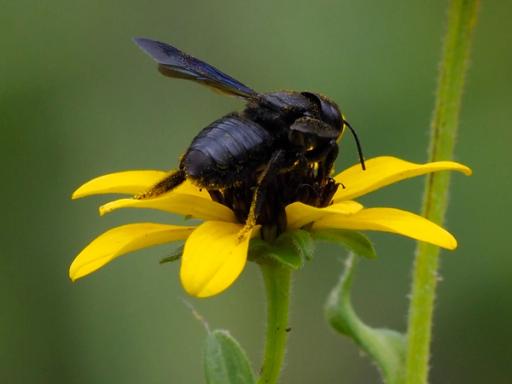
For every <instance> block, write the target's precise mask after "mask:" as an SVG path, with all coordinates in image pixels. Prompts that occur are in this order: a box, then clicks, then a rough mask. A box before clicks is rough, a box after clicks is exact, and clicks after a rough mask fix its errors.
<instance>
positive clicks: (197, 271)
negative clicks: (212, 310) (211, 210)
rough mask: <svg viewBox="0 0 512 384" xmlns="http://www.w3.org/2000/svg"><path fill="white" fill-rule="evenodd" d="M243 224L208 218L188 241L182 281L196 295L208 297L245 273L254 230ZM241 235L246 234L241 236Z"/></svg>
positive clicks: (182, 265) (183, 262) (182, 264)
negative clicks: (244, 228) (245, 227)
mask: <svg viewBox="0 0 512 384" xmlns="http://www.w3.org/2000/svg"><path fill="white" fill-rule="evenodd" d="M242 228H243V226H242V225H240V224H232V223H225V222H219V221H208V222H206V223H203V224H201V225H200V226H199V227H198V228H197V229H196V230H195V231H194V232H193V233H192V235H190V237H189V238H188V239H187V242H186V243H185V249H184V251H183V256H182V261H181V272H180V277H181V283H182V284H183V287H184V288H185V290H186V291H187V292H188V293H189V294H190V295H192V296H196V297H208V296H213V295H216V294H218V293H220V292H222V291H223V290H225V289H226V288H228V287H229V286H230V285H231V284H232V283H233V282H234V281H235V280H236V278H237V277H238V276H239V275H240V273H241V272H242V270H243V268H244V266H245V262H246V260H247V249H248V247H249V240H250V238H251V236H252V232H254V230H255V229H256V228H257V227H255V228H253V229H251V230H248V231H243V232H242ZM241 234H243V235H242V236H241Z"/></svg>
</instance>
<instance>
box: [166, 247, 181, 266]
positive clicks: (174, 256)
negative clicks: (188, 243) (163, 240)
mask: <svg viewBox="0 0 512 384" xmlns="http://www.w3.org/2000/svg"><path fill="white" fill-rule="evenodd" d="M184 248H185V246H184V245H181V246H179V247H178V248H176V249H174V250H172V251H171V253H170V254H169V255H168V256H166V257H164V258H163V259H161V260H160V264H165V263H172V262H174V261H178V260H179V259H181V255H183V249H184Z"/></svg>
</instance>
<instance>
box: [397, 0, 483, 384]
mask: <svg viewBox="0 0 512 384" xmlns="http://www.w3.org/2000/svg"><path fill="white" fill-rule="evenodd" d="M478 5H479V0H452V1H451V5H450V8H449V13H448V29H447V31H446V35H445V37H444V47H443V57H442V61H441V66H440V69H439V78H438V88H437V96H436V104H435V109H434V115H433V117H432V124H431V141H430V150H429V152H430V156H429V157H430V161H436V160H448V159H451V158H452V157H453V148H454V146H455V138H456V133H457V126H458V122H459V111H460V102H461V98H462V92H463V88H464V77H465V73H466V69H467V66H468V58H469V51H470V46H471V38H472V32H473V28H474V26H475V22H476V18H477V11H478ZM449 181H450V176H449V173H447V172H445V173H435V174H430V176H429V177H428V179H427V184H426V187H425V193H424V199H423V215H424V216H425V217H426V218H428V219H429V220H431V221H433V222H435V223H438V224H440V225H442V224H443V221H444V215H445V212H446V207H447V195H448V188H449ZM438 266H439V248H438V247H435V246H432V245H428V244H426V243H419V245H418V248H417V251H416V258H415V264H414V271H413V283H412V293H411V302H410V307H409V308H410V309H409V324H408V332H407V339H408V340H407V343H408V345H407V360H406V364H407V367H406V369H407V379H406V383H408V384H425V383H427V381H428V368H429V357H430V339H431V330H432V313H433V307H434V298H435V290H436V285H437V279H438V276H437V270H438Z"/></svg>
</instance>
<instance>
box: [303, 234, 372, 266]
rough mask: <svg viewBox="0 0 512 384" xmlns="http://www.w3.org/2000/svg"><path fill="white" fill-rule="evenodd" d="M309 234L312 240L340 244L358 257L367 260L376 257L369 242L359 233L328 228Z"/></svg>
mask: <svg viewBox="0 0 512 384" xmlns="http://www.w3.org/2000/svg"><path fill="white" fill-rule="evenodd" d="M311 234H312V236H313V238H315V239H317V240H325V241H331V242H334V243H336V244H340V245H341V246H343V247H344V248H346V249H348V250H349V251H352V252H354V253H355V254H356V255H358V256H362V257H366V258H368V259H375V258H376V257H377V253H376V252H375V248H374V247H373V244H372V243H371V241H370V240H369V239H368V237H366V236H365V235H363V234H362V233H360V232H356V231H349V230H345V229H332V228H329V229H314V230H313V231H312V232H311Z"/></svg>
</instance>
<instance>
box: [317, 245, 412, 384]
mask: <svg viewBox="0 0 512 384" xmlns="http://www.w3.org/2000/svg"><path fill="white" fill-rule="evenodd" d="M358 260H359V259H358V258H356V257H355V256H354V255H353V254H350V255H349V257H348V258H347V261H346V263H345V271H344V273H343V274H342V276H341V278H340V280H339V282H338V284H337V285H336V287H334V289H333V290H332V291H331V294H330V295H329V298H328V300H327V304H326V306H325V314H326V317H327V320H328V321H329V323H330V324H331V326H332V327H333V328H334V329H335V330H336V331H338V332H339V333H341V334H343V335H345V336H348V337H350V338H351V339H352V340H354V342H355V343H356V344H357V345H358V346H359V347H360V348H361V349H362V350H363V351H364V352H366V353H367V354H368V355H369V356H370V357H371V358H372V359H373V360H374V362H375V364H376V365H377V367H378V368H379V370H380V372H381V375H382V378H383V380H384V382H385V383H386V384H398V383H402V382H403V380H404V377H405V356H406V354H405V352H406V338H405V335H403V334H401V333H399V332H396V331H393V330H390V329H384V328H372V327H370V326H368V325H366V324H364V323H363V322H362V321H361V319H360V318H359V317H358V316H357V314H356V313H355V311H354V308H353V307H352V301H351V298H350V289H351V287H352V280H353V276H354V270H355V267H356V263H357V261H358Z"/></svg>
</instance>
